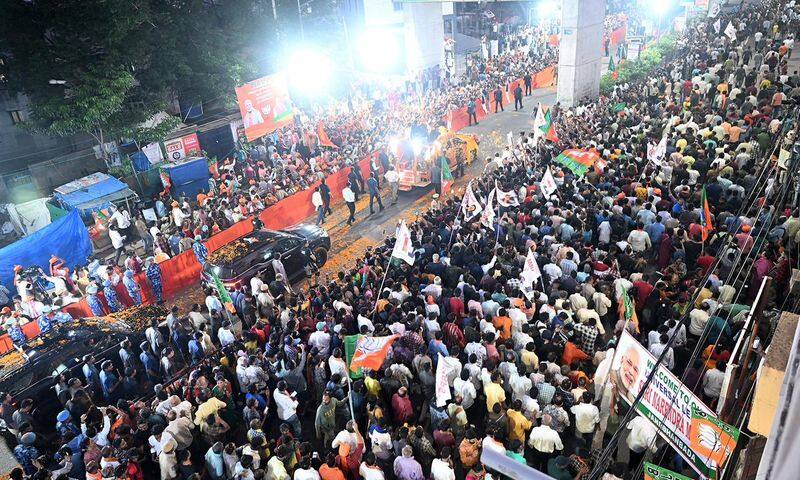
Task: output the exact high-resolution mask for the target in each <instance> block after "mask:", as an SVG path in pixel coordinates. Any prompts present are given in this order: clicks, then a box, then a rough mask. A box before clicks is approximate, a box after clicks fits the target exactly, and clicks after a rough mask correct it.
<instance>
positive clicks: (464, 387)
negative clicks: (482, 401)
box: [453, 369, 478, 410]
mask: <svg viewBox="0 0 800 480" xmlns="http://www.w3.org/2000/svg"><path fill="white" fill-rule="evenodd" d="M453 390H455V394H456V396H461V406H462V407H464V410H469V409H470V407H472V405H473V404H474V403H475V397H477V396H478V392H477V390H476V389H475V385H474V384H473V383H472V382H471V381H470V375H469V371H468V370H467V369H462V370H461V376H460V377H459V378H456V379H455V381H454V382H453Z"/></svg>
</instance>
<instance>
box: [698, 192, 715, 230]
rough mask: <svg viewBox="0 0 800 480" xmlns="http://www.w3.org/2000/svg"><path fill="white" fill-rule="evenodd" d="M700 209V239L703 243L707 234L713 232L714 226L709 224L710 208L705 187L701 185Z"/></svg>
mask: <svg viewBox="0 0 800 480" xmlns="http://www.w3.org/2000/svg"><path fill="white" fill-rule="evenodd" d="M700 208H701V210H700V225H701V226H702V227H703V232H702V239H703V241H704V242H705V241H706V239H707V238H708V233H709V232H711V231H713V230H714V224H713V223H712V222H711V208H709V206H708V197H707V196H706V186H705V185H703V191H702V193H701V195H700Z"/></svg>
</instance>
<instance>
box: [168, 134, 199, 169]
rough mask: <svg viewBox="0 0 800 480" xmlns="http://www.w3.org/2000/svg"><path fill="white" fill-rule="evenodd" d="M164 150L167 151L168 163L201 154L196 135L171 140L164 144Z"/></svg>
mask: <svg viewBox="0 0 800 480" xmlns="http://www.w3.org/2000/svg"><path fill="white" fill-rule="evenodd" d="M164 150H166V151H167V161H168V162H174V161H175V160H182V159H184V158H186V157H188V156H191V155H194V156H198V155H200V154H201V149H200V140H198V139H197V134H196V133H192V134H190V135H186V136H183V137H180V138H173V139H172V140H166V141H165V142H164Z"/></svg>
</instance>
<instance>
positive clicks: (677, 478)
mask: <svg viewBox="0 0 800 480" xmlns="http://www.w3.org/2000/svg"><path fill="white" fill-rule="evenodd" d="M644 480H692V479H691V478H689V477H686V476H683V475H681V474H680V473H675V472H673V471H672V470H667V469H666V468H663V467H659V466H658V465H653V464H652V463H648V462H644Z"/></svg>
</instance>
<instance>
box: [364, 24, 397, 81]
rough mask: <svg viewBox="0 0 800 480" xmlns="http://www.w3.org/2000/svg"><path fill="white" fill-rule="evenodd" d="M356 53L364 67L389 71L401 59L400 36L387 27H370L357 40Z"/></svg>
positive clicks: (371, 69) (376, 70)
mask: <svg viewBox="0 0 800 480" xmlns="http://www.w3.org/2000/svg"><path fill="white" fill-rule="evenodd" d="M358 55H359V57H360V59H361V64H362V65H363V66H364V69H366V70H368V71H372V72H387V71H390V70H392V69H393V67H395V66H396V65H397V64H398V62H399V61H400V60H401V59H402V55H403V52H402V49H401V46H400V37H399V36H398V35H397V34H395V33H394V32H393V31H391V30H388V29H382V28H381V29H378V28H376V29H370V30H368V31H367V32H366V33H364V35H362V37H361V39H360V40H359V42H358Z"/></svg>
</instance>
